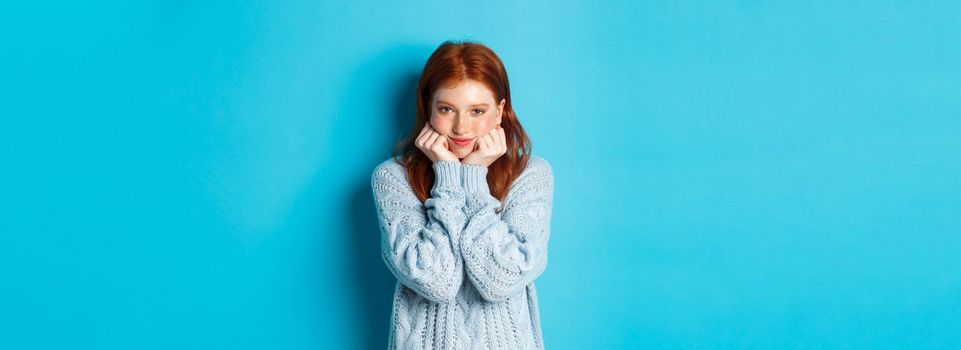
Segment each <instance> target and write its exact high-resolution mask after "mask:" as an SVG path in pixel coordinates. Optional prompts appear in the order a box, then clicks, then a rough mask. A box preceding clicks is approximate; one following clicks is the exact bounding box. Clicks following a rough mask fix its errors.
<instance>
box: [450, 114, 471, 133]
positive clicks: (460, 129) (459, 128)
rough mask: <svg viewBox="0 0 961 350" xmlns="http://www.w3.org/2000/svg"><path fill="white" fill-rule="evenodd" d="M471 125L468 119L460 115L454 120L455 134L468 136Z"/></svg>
mask: <svg viewBox="0 0 961 350" xmlns="http://www.w3.org/2000/svg"><path fill="white" fill-rule="evenodd" d="M469 123H470V120H469V119H467V117H463V116H460V115H458V116H457V117H455V118H454V127H453V130H454V133H455V134H457V135H463V134H466V133H467V131H468V130H469V129H470V125H469Z"/></svg>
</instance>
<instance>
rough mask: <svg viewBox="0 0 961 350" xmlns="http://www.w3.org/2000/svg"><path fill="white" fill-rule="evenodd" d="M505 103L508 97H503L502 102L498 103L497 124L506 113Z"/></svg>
mask: <svg viewBox="0 0 961 350" xmlns="http://www.w3.org/2000/svg"><path fill="white" fill-rule="evenodd" d="M505 103H507V99H504V98H502V99H501V103H500V104H498V105H497V125H500V124H501V117H502V116H503V115H504V104H505Z"/></svg>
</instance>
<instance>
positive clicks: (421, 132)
mask: <svg viewBox="0 0 961 350" xmlns="http://www.w3.org/2000/svg"><path fill="white" fill-rule="evenodd" d="M427 130H430V123H424V127H423V128H421V129H420V134H418V135H417V138H418V139H419V138H420V137H421V136H424V134H426V133H427Z"/></svg>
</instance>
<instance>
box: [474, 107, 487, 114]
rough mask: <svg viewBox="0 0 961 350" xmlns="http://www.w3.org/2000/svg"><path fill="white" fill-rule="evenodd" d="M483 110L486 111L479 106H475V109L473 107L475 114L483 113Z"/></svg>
mask: <svg viewBox="0 0 961 350" xmlns="http://www.w3.org/2000/svg"><path fill="white" fill-rule="evenodd" d="M484 112H486V111H485V110H483V109H480V108H475V109H474V113H476V114H484Z"/></svg>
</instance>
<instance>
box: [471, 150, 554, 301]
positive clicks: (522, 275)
mask: <svg viewBox="0 0 961 350" xmlns="http://www.w3.org/2000/svg"><path fill="white" fill-rule="evenodd" d="M463 175H464V189H465V191H467V201H466V204H465V214H466V215H467V217H468V223H467V226H466V227H465V228H464V233H463V237H462V239H461V252H462V255H463V258H464V266H465V269H466V270H467V276H468V278H469V279H470V280H471V282H473V283H474V285H475V286H476V287H477V290H478V291H479V292H480V293H481V296H482V297H484V298H485V299H487V300H489V301H501V300H505V299H507V298H508V297H510V296H512V295H516V294H517V293H520V292H521V290H522V289H523V288H524V287H525V286H527V285H528V284H530V283H532V282H533V281H534V279H536V278H537V277H538V276H540V274H541V273H542V272H544V269H545V268H546V267H547V241H548V238H549V237H550V221H551V206H552V200H553V191H554V178H553V174H552V170H551V167H550V164H548V163H547V162H546V161H541V162H540V163H539V164H534V165H533V166H532V168H531V169H530V171H529V172H527V174H524V175H522V176H521V177H520V178H518V180H517V182H516V183H515V184H514V186H513V187H512V188H511V192H512V193H511V200H510V202H509V203H508V206H507V208H505V209H504V211H503V213H501V216H500V217H498V214H497V212H496V211H495V210H496V209H497V208H498V207H499V206H500V202H499V201H498V200H497V199H496V198H494V197H493V196H492V195H491V194H490V190H489V186H488V184H487V180H486V177H487V168H486V167H482V166H477V165H472V164H466V165H464V174H463Z"/></svg>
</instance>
